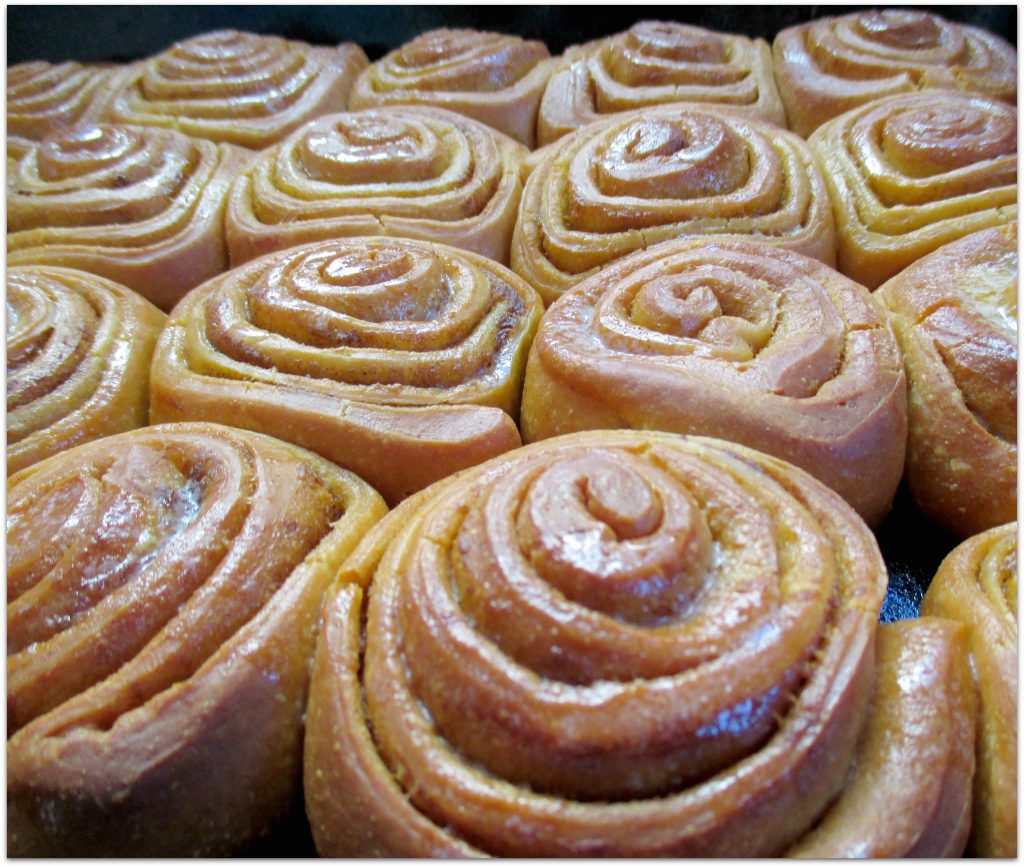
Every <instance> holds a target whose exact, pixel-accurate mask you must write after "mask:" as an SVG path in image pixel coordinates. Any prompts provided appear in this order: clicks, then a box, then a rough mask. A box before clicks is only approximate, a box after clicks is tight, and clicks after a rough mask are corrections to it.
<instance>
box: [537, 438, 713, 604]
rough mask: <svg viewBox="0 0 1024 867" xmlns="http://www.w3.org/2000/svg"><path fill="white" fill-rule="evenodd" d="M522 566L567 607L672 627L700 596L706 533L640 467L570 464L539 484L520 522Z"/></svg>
mask: <svg viewBox="0 0 1024 867" xmlns="http://www.w3.org/2000/svg"><path fill="white" fill-rule="evenodd" d="M517 530H518V534H519V538H520V542H521V548H522V550H523V552H524V556H526V557H527V559H528V560H529V561H530V562H531V564H532V566H533V568H534V569H535V570H536V571H537V573H538V574H539V575H540V576H541V577H542V578H543V579H544V580H545V581H547V582H548V583H549V584H551V585H552V586H553V587H556V588H557V589H558V590H559V591H561V592H562V593H563V594H564V595H565V596H566V597H567V598H569V599H571V600H573V601H574V602H577V603H579V604H581V605H584V606H586V607H588V608H592V609H594V610H597V611H601V612H604V613H606V614H609V615H610V616H612V617H616V618H618V619H621V620H624V621H627V622H632V623H641V624H650V623H655V622H659V621H662V620H664V619H666V618H674V617H677V616H679V614H680V613H681V612H683V611H685V610H686V608H687V607H688V606H689V605H690V604H691V603H692V602H693V600H694V599H695V598H696V597H697V596H698V594H699V593H700V591H701V589H702V588H703V586H704V580H705V577H706V575H707V573H708V569H709V565H710V560H711V547H712V545H711V540H710V538H711V537H710V533H709V531H708V529H707V527H706V526H705V523H704V521H703V519H702V517H701V516H700V513H699V510H698V508H697V506H696V504H695V503H694V502H693V500H692V498H691V497H690V496H689V494H687V493H686V492H685V490H683V489H682V488H681V487H680V486H679V485H678V483H676V482H675V481H673V480H672V479H670V478H669V477H668V476H667V475H665V474H664V473H663V472H662V471H660V470H658V469H656V468H654V467H651V466H650V465H645V464H643V463H642V462H641V461H639V460H638V459H632V458H627V459H626V460H623V458H622V456H621V455H619V456H611V455H606V454H601V453H596V454H592V455H588V456H586V457H578V458H569V459H566V460H564V461H560V462H558V463H557V464H555V465H553V466H551V467H549V468H548V469H546V470H545V471H544V472H543V473H541V475H540V476H539V477H538V478H537V479H536V480H534V482H533V483H532V485H531V486H530V489H529V491H528V492H527V494H526V497H525V499H524V501H523V504H522V506H521V508H520V510H519V513H518V517H517Z"/></svg>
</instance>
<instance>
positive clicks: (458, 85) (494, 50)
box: [350, 28, 553, 147]
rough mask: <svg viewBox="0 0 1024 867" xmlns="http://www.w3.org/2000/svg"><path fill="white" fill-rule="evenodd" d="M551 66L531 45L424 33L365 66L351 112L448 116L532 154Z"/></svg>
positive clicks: (478, 34)
mask: <svg viewBox="0 0 1024 867" xmlns="http://www.w3.org/2000/svg"><path fill="white" fill-rule="evenodd" d="M552 63H553V61H552V60H551V59H550V55H549V52H548V49H547V47H546V46H545V45H544V43H542V42H537V41H536V40H524V39H520V38H519V37H518V36H511V35H506V34H504V33H490V32H486V31H479V30H469V29H448V28H441V29H438V30H429V31H427V32H426V33H421V34H420V35H419V36H417V37H416V38H415V39H412V40H410V41H409V42H407V43H406V44H405V45H402V46H400V47H399V48H397V49H395V50H394V51H391V52H389V53H388V54H385V55H384V56H383V57H382V58H381V59H380V60H378V61H377V62H376V63H372V64H370V66H369V67H367V69H366V70H365V71H364V72H363V73H362V74H361V75H360V76H359V78H358V79H357V80H356V83H355V86H354V87H353V89H352V98H351V101H350V107H351V108H352V109H360V108H376V107H378V106H382V105H433V106H437V107H438V108H447V109H450V110H451V111H454V112H458V113H459V114H464V115H466V116H467V117H471V118H474V119H475V120H479V121H481V122H482V123H485V124H487V125H488V126H492V127H494V128H495V129H497V130H499V131H501V132H503V133H505V134H506V135H508V136H511V137H512V138H514V139H515V140H516V141H518V142H521V143H522V144H524V145H526V146H527V147H533V145H534V141H535V127H536V123H537V107H538V106H539V104H540V98H541V95H542V94H543V93H544V87H545V85H546V84H547V81H548V77H549V76H550V75H551V69H552Z"/></svg>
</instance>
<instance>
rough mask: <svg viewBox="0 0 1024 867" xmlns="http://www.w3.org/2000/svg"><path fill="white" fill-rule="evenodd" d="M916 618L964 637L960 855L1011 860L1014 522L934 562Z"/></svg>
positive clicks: (1013, 836) (1013, 809)
mask: <svg viewBox="0 0 1024 867" xmlns="http://www.w3.org/2000/svg"><path fill="white" fill-rule="evenodd" d="M921 611H922V613H926V614H935V615H938V616H941V617H949V618H951V619H953V620H960V621H962V622H964V623H965V624H967V626H968V628H969V630H970V659H971V668H972V671H973V672H974V677H975V681H976V684H977V689H978V693H979V695H980V703H979V707H978V713H979V717H978V737H977V751H978V752H977V761H978V769H977V773H976V774H975V777H974V819H973V824H972V826H971V839H970V843H969V845H968V853H969V854H973V855H977V856H979V857H985V858H1015V857H1016V856H1017V690H1018V685H1017V641H1018V638H1017V523H1016V522H1013V523H1011V524H1006V525H1004V526H1002V527H995V528H993V529H991V530H986V531H985V532H984V533H980V534H978V535H977V536H972V537H971V538H970V539H968V540H967V541H965V542H963V543H961V544H960V546H959V547H957V548H956V549H954V551H953V552H952V553H951V554H950V555H949V556H948V557H947V558H946V559H945V560H944V561H943V562H942V565H941V566H940V567H939V571H938V572H937V573H936V574H935V578H934V579H932V583H931V586H930V587H929V588H928V592H927V593H926V594H925V597H924V602H923V603H922V604H921Z"/></svg>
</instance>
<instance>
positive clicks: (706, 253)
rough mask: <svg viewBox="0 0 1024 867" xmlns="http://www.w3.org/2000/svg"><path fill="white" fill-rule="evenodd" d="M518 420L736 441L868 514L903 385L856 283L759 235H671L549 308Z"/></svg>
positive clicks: (878, 513) (896, 456) (877, 511)
mask: <svg viewBox="0 0 1024 867" xmlns="http://www.w3.org/2000/svg"><path fill="white" fill-rule="evenodd" d="M521 426H522V433H523V439H524V441H526V442H532V441H535V440H540V439H545V438H547V437H552V436H557V435H559V434H564V433H571V432H573V431H578V430H591V429H601V428H605V429H614V428H627V427H631V428H638V429H653V430H663V431H670V432H675V433H684V434H701V435H705V436H714V437H719V438H722V439H728V440H731V441H733V442H740V443H743V444H745V445H748V446H750V447H752V448H756V449H758V450H760V451H764V452H767V453H769V454H773V455H776V456H777V457H780V458H783V459H784V460H787V461H789V462H791V463H794V464H796V465H797V466H800V467H802V468H803V469H805V470H807V471H808V472H809V473H811V474H812V475H813V476H815V477H817V478H818V479H820V480H821V481H823V482H825V484H827V485H829V486H830V487H831V488H833V489H834V490H835V491H837V492H838V493H839V494H840V495H841V496H842V497H843V498H844V499H845V500H846V501H847V502H849V503H850V504H851V505H852V506H853V507H854V508H855V509H856V510H857V511H858V512H859V513H860V514H861V516H862V517H863V518H864V519H865V520H866V521H868V523H870V524H876V523H878V522H879V521H880V520H881V519H882V517H884V515H885V514H886V513H887V512H888V510H889V507H890V506H891V504H892V500H893V496H894V495H895V493H896V488H897V486H898V485H899V481H900V478H901V477H902V475H903V461H904V450H905V442H906V435H907V433H906V432H907V410H906V380H905V377H904V373H903V368H902V362H901V358H900V354H899V349H898V347H897V344H896V340H895V338H894V336H893V333H892V330H891V328H890V327H889V325H888V323H887V322H886V319H885V315H884V313H883V311H882V310H881V309H880V308H879V307H878V306H877V305H876V304H875V302H874V301H873V300H872V298H871V296H870V294H869V293H868V292H867V290H865V289H864V288H863V287H862V286H858V285H856V284H855V283H853V282H852V281H851V280H848V279H847V278H845V277H843V276H842V275H841V274H838V273H837V272H835V271H834V270H832V269H831V268H829V267H827V266H825V265H822V264H821V263H820V262H817V261H816V260H813V259H809V258H808V257H806V256H801V255H799V254H797V253H790V252H788V251H785V250H780V249H778V248H776V247H772V246H769V245H768V244H758V243H754V242H752V241H734V240H729V239H717V238H697V239H690V240H677V241H668V242H666V243H664V244H659V245H657V246H655V247H652V248H651V249H650V250H647V251H644V252H640V253H635V254H633V255H632V256H629V257H627V258H625V259H623V260H622V261H620V262H618V263H616V264H614V265H611V266H609V267H608V268H605V269H603V270H602V271H600V272H599V273H597V274H595V275H594V276H593V277H591V278H589V279H587V280H585V281H583V282H582V283H580V284H579V285H578V286H576V287H575V288H574V289H572V290H571V291H569V292H567V293H566V294H565V295H563V296H562V297H561V298H560V299H559V300H558V302H556V303H555V304H554V305H552V306H551V307H550V308H549V309H548V311H547V313H546V314H545V317H544V320H543V321H542V323H541V327H540V329H539V331H538V333H537V338H536V340H535V341H534V345H533V348H532V349H531V352H530V358H529V362H528V364H527V373H526V382H525V384H524V390H523V406H522V419H521Z"/></svg>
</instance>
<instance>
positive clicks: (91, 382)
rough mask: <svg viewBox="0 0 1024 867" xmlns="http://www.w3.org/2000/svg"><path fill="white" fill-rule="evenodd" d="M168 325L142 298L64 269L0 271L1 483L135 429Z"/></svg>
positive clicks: (143, 416)
mask: <svg viewBox="0 0 1024 867" xmlns="http://www.w3.org/2000/svg"><path fill="white" fill-rule="evenodd" d="M165 319H166V317H165V316H164V314H163V313H161V312H160V311H159V310H157V309H156V308H155V307H154V306H153V305H152V304H150V303H149V302H148V301H146V300H145V299H144V298H142V296H140V295H136V294H135V293H134V292H132V291H131V290H130V289H126V288H125V287H124V286H120V285H118V284H117V283H112V282H111V281H109V280H105V279H104V278H102V277H97V276H95V275H94V274H86V273H85V272H84V271H73V270H71V269H69V268H48V267H42V266H39V267H22V268H17V267H14V268H9V269H8V271H7V474H8V475H10V474H11V473H14V472H17V471H18V470H20V469H23V468H24V467H27V466H29V465H30V464H34V463H36V462H37V461H40V460H42V459H43V458H46V457H49V456H50V455H52V454H56V453H57V452H59V451H63V450H64V449H67V448H70V447H71V446H74V445H77V444H79V443H84V442H88V441H89V440H94V439H99V438H100V437H104V436H107V435H109V434H115V433H120V432H121V431H126V430H131V429H132V428H137V427H142V426H143V425H145V424H146V422H147V420H148V418H149V365H150V362H151V361H152V358H153V348H154V346H155V345H156V338H157V335H158V334H159V333H160V329H161V328H163V325H164V321H165Z"/></svg>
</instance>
